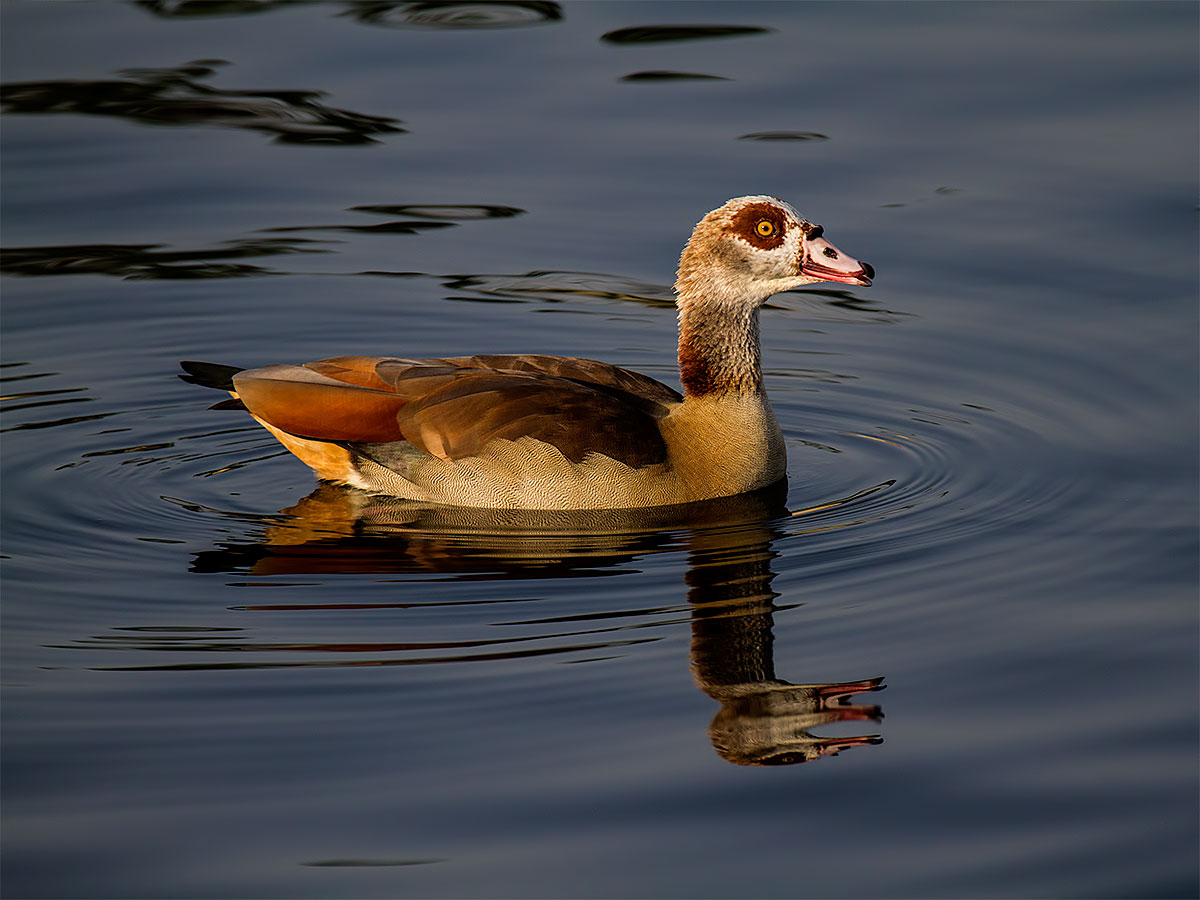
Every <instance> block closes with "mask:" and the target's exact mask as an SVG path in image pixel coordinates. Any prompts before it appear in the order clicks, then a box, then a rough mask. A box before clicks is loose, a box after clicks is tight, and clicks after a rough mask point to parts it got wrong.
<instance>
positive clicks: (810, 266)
mask: <svg viewBox="0 0 1200 900" xmlns="http://www.w3.org/2000/svg"><path fill="white" fill-rule="evenodd" d="M802 246H803V248H804V261H803V262H802V263H801V264H800V271H801V272H803V273H804V274H805V275H808V276H809V277H811V278H820V279H821V280H822V281H838V282H841V283H842V284H857V285H860V286H861V287H870V286H871V279H872V278H874V277H875V269H874V268H873V267H872V266H871V264H870V263H865V262H859V261H858V260H857V259H855V258H854V257H853V256H849V255H847V254H845V253H843V252H842V251H841V250H839V249H838V248H837V247H835V246H833V244H831V243H829V241H827V240H825V238H824V237H822V235H821V226H820V225H814V226H813V228H812V230H811V231H810V232H809V233H808V234H807V235H806V236H805V238H804V241H803V244H802Z"/></svg>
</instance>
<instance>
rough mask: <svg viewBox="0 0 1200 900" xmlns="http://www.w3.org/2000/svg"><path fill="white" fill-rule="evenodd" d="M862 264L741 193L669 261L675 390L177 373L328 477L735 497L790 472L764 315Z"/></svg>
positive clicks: (445, 367) (453, 488) (484, 497)
mask: <svg viewBox="0 0 1200 900" xmlns="http://www.w3.org/2000/svg"><path fill="white" fill-rule="evenodd" d="M874 276H875V272H874V270H873V269H872V268H871V266H869V265H868V264H867V263H864V262H859V261H858V260H856V259H853V258H851V257H849V256H847V255H845V254H844V253H842V252H841V251H840V250H838V249H837V248H836V247H834V246H833V245H832V244H831V243H829V241H827V240H826V239H825V238H824V237H823V236H822V231H821V226H820V225H813V224H811V223H809V222H807V221H806V220H805V219H804V218H803V217H801V216H800V215H799V214H798V213H797V212H796V210H795V209H793V208H792V207H791V206H790V205H788V204H787V203H784V202H783V201H781V200H777V199H775V198H773V197H765V196H753V197H738V198H736V199H734V200H730V201H729V202H728V203H726V204H725V205H724V206H722V207H720V208H719V209H715V210H713V211H712V212H710V213H709V214H708V215H706V216H705V217H704V218H703V219H701V220H700V223H699V224H698V225H697V226H696V228H695V230H694V231H693V232H692V236H691V239H690V240H689V241H688V242H687V246H686V247H684V249H683V253H682V255H681V256H680V259H679V273H678V279H677V280H676V282H675V292H676V294H677V304H676V305H677V306H678V309H679V375H680V381H681V382H682V386H683V394H682V395H680V394H679V393H678V392H677V391H675V390H673V389H672V388H669V387H667V386H666V385H664V384H660V383H659V382H657V381H655V380H653V379H651V378H648V377H647V376H645V375H639V374H638V373H636V372H631V371H629V370H628V369H622V368H619V367H617V366H613V365H609V364H608V363H602V362H596V361H594V360H590V359H577V358H574V357H562V356H535V355H512V356H508V355H504V356H461V357H451V358H445V359H391V358H380V357H366V356H341V357H336V358H333V359H323V360H319V361H318V362H311V363H305V364H304V365H270V366H264V367H263V368H261V369H245V370H239V369H236V368H234V367H230V366H216V365H213V364H209V363H194V362H185V363H183V364H182V365H183V368H184V370H185V371H186V372H187V373H188V374H187V375H181V376H180V377H181V378H183V379H184V380H185V381H190V382H192V383H196V384H202V385H205V386H207V387H219V388H223V389H225V390H229V391H230V392H231V393H232V394H233V396H234V398H236V399H235V400H232V401H229V400H227V401H224V402H223V403H219V404H217V406H218V407H225V408H228V407H238V408H245V409H246V410H248V411H249V412H250V414H251V415H252V416H253V417H254V418H255V419H256V420H257V421H258V422H259V423H260V424H261V425H262V426H263V427H264V428H266V429H267V430H268V431H269V432H271V434H273V435H274V436H275V437H276V438H278V439H279V441H280V442H281V443H282V444H283V445H284V446H285V447H286V448H287V449H288V450H290V451H291V452H292V453H294V454H295V455H296V456H298V457H299V458H300V459H301V460H302V461H303V462H304V463H306V464H307V465H308V466H310V467H311V468H312V469H313V471H315V472H316V474H317V475H318V476H319V477H321V478H324V479H328V480H331V481H335V482H341V483H344V484H349V485H352V486H354V487H358V488H361V489H364V490H367V491H374V492H379V493H384V494H390V495H393V496H397V497H403V498H408V499H412V500H419V501H425V502H430V503H436V504H448V505H454V506H474V507H489V508H496V509H627V508H634V507H648V506H665V505H668V504H675V503H689V502H692V501H697V500H708V499H712V498H715V497H730V496H734V495H737V494H741V493H745V492H749V491H754V490H757V489H759V488H763V487H766V486H768V485H771V484H774V483H775V482H777V481H779V480H780V479H781V478H783V477H784V467H785V453H784V444H783V435H782V434H781V433H780V430H779V424H778V423H777V422H776V420H775V414H774V413H773V412H772V410H771V406H770V404H769V403H768V402H767V396H766V393H765V392H764V390H763V381H762V368H761V364H760V354H761V351H760V348H759V336H758V309H759V307H760V306H761V305H762V304H763V303H764V302H765V301H766V300H767V298H769V297H770V296H772V295H773V294H777V293H779V292H780V291H786V290H790V289H791V288H794V287H798V286H800V285H803V284H812V283H815V282H819V281H836V282H841V283H843V284H853V285H861V286H864V287H867V286H870V284H871V279H872V278H873V277H874Z"/></svg>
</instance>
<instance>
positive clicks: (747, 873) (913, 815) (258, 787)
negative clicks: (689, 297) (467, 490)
mask: <svg viewBox="0 0 1200 900" xmlns="http://www.w3.org/2000/svg"><path fill="white" fill-rule="evenodd" d="M1197 19H1198V11H1197V7H1196V6H1195V5H1194V4H1189V3H1153V2H1147V3H1119V2H1114V3H1103V4H1100V3H1070V4H1058V3H1040V4H998V5H994V4H986V3H979V4H920V5H917V4H875V3H856V4H824V3H803V4H800V3H795V4H784V3H769V4H755V3H738V4H726V3H715V2H714V3H696V4H691V3H669V4H659V3H636V4H633V3H615V2H614V3H579V4H576V3H564V4H556V3H534V2H529V3H512V4H451V5H439V6H435V5H432V4H425V3H366V2H361V3H360V2H349V0H346V2H314V3H300V2H295V3H271V2H258V3H254V2H248V3H204V4H200V3H193V2H186V0H175V2H143V3H109V4H89V5H84V4H71V5H70V6H63V5H59V4H41V3H29V2H25V3H22V2H10V3H6V4H5V6H4V9H3V30H2V31H3V38H2V40H3V45H2V47H0V49H2V51H3V58H2V61H0V64H2V67H3V82H4V84H5V88H4V98H3V100H4V115H3V118H2V120H0V141H2V143H3V147H2V151H3V154H2V165H3V182H4V184H3V193H2V195H0V202H2V204H3V219H2V222H0V224H2V229H3V234H2V242H0V243H2V245H3V248H4V255H3V260H2V268H3V272H4V277H3V280H2V282H0V288H2V290H3V294H2V300H3V319H2V322H0V324H2V332H0V338H2V342H3V348H2V349H3V360H2V362H3V369H0V377H3V378H4V379H5V385H4V387H5V391H4V394H5V400H4V404H5V405H4V414H3V419H2V422H0V429H2V431H0V451H2V459H3V467H4V475H3V496H2V499H3V549H2V552H3V555H4V559H3V604H2V606H0V612H2V615H3V657H2V664H3V684H4V687H3V732H2V740H3V746H2V750H3V785H2V787H3V797H4V803H3V858H2V870H0V874H2V876H3V882H2V884H0V888H2V889H3V891H4V893H5V895H6V896H12V897H118V896H119V897H368V896H371V897H375V896H378V897H467V896H493V897H593V896H597V897H598V896H612V897H618V896H619V897H644V896H661V897H749V896H757V897H800V896H812V897H830V896H846V897H852V896H854V897H881V896H895V897H932V896H955V897H963V896H972V897H975V896H978V897H985V896H986V897H990V896H1021V897H1051V896H1053V897H1101V896H1111V897H1167V896H1174V897H1194V896H1196V895H1197V893H1198V892H1200V883H1198V879H1197V864H1198V854H1197V850H1196V847H1197V844H1198V837H1200V827H1198V803H1197V787H1198V781H1200V778H1198V764H1197V758H1198V753H1197V751H1198V749H1200V748H1198V740H1197V718H1198V717H1197V709H1198V705H1200V704H1198V687H1197V686H1198V684H1200V679H1198V676H1200V664H1198V658H1200V653H1198V651H1197V646H1198V641H1197V638H1198V636H1200V631H1198V627H1197V626H1198V612H1197V566H1198V558H1200V551H1198V543H1200V542H1198V510H1197V507H1198V503H1197V497H1198V491H1200V478H1198V471H1197V468H1198V464H1197V459H1198V454H1197V449H1198V432H1197V428H1198V425H1197V394H1198V387H1197V386H1198V364H1197V359H1198V357H1200V352H1198V350H1200V348H1198V337H1197V335H1198V326H1200V322H1198V316H1197V304H1196V300H1197V287H1198V277H1197V251H1196V247H1197V194H1198V185H1197V180H1198V179H1197V171H1198V168H1200V165H1198V163H1200V161H1198V159H1197V146H1198V130H1200V129H1198V115H1197V108H1198V104H1197V100H1198V99H1200V98H1198V89H1197V79H1196V71H1197V62H1198V52H1197V45H1196V40H1195V36H1196V33H1197V24H1198V22H1197ZM652 26H654V27H652ZM683 26H693V27H691V28H684V27H683ZM694 26H708V27H707V28H700V29H697V28H695V27H694ZM712 26H723V27H721V28H714V27H712ZM700 76H706V77H700ZM748 193H770V194H775V195H778V196H780V197H783V198H784V199H787V200H789V201H790V202H792V203H793V204H794V205H796V206H797V207H798V208H799V209H800V210H801V211H802V212H803V213H805V214H806V215H807V216H808V217H809V218H811V219H813V220H814V221H818V222H821V223H822V224H823V225H824V226H825V230H826V234H827V235H828V236H829V237H830V238H831V240H833V241H834V242H835V243H836V244H838V246H840V247H842V248H843V249H845V250H846V251H847V252H849V253H852V254H853V255H855V256H857V257H859V258H862V259H867V260H869V261H870V262H871V263H872V264H873V265H874V266H875V268H876V270H877V272H878V278H877V280H876V283H875V286H874V287H873V288H871V289H869V290H867V289H859V288H854V289H851V290H843V289H841V287H840V286H834V285H827V286H824V287H821V286H816V287H812V288H806V289H803V290H801V291H799V292H795V293H791V294H787V295H783V296H781V297H777V298H775V300H773V301H772V303H771V305H770V307H769V308H768V309H767V310H766V311H765V312H764V317H763V341H764V358H765V366H766V370H767V385H768V390H769V392H770V395H771V398H772V401H773V403H774V405H775V409H776V412H777V414H778V417H779V419H780V422H781V425H782V427H783V430H784V434H785V438H786V439H787V443H788V455H789V464H788V470H789V483H788V487H787V490H786V492H785V493H784V494H783V495H782V496H767V497H754V498H749V499H747V500H746V501H745V502H738V503H727V504H717V505H716V506H708V507H701V508H698V509H693V510H688V511H686V514H683V515H671V516H667V515H659V514H655V513H648V514H644V515H638V516H633V515H611V516H575V517H572V516H563V517H554V518H547V517H537V516H532V517H528V516H527V517H519V516H518V517H514V516H507V517H506V516H492V515H485V514H480V513H472V512H461V511H459V512H454V511H447V512H442V513H437V512H431V511H413V510H412V509H408V508H405V507H403V506H402V505H398V504H395V503H391V502H388V501H387V500H386V499H383V498H372V497H368V496H366V495H363V494H358V493H356V492H353V491H349V490H345V489H340V488H333V487H329V486H326V487H318V486H317V485H316V484H315V483H314V481H313V479H312V476H311V474H310V473H309V472H308V470H307V469H306V468H305V467H304V466H302V465H301V464H300V463H298V462H297V461H296V460H294V459H293V458H291V457H290V456H288V455H287V454H286V453H284V452H283V451H282V449H281V448H280V447H279V446H278V445H277V444H276V443H275V442H274V441H273V439H271V438H270V436H269V435H267V434H266V433H265V432H263V431H262V430H261V429H259V428H258V427H257V426H256V425H254V423H253V422H251V421H250V420H248V419H247V418H245V417H244V416H242V415H241V414H239V413H237V412H229V411H219V410H208V409H206V407H207V406H208V405H209V404H210V403H212V402H214V400H216V399H218V397H217V395H214V394H212V393H211V392H205V391H203V390H201V389H199V388H196V387H194V386H190V385H187V384H184V383H183V382H181V381H178V380H177V379H176V378H175V375H174V373H175V371H176V366H177V362H178V360H180V359H211V360H214V361H217V362H224V363H231V364H237V365H245V366H251V365H261V364H265V363H269V362H302V361H306V360H310V359H316V358H321V357H325V356H333V355H341V354H379V355H460V354H466V353H484V352H546V353H561V354H566V355H577V356H585V357H597V358H602V359H606V360H609V361H612V362H614V363H618V364H621V365H625V366H628V367H630V368H634V369H637V370H639V371H643V372H646V373H648V374H651V375H653V376H655V377H659V378H661V379H663V380H665V381H668V382H669V383H676V382H675V378H676V376H675V368H674V367H675V363H674V325H675V323H674V311H673V308H672V306H671V302H670V296H671V295H670V289H669V286H670V284H671V282H672V280H673V275H674V265H675V261H676V258H677V256H678V252H679V249H680V248H681V246H682V244H683V242H684V241H685V239H686V237H687V235H688V233H689V231H690V229H691V227H692V225H693V224H694V223H695V221H696V220H697V219H699V218H700V216H701V215H703V214H704V213H705V212H706V211H708V210H709V209H712V208H713V207H715V206H718V205H720V204H721V203H722V202H723V201H724V200H726V199H728V198H729V197H732V196H737V195H741V194H748Z"/></svg>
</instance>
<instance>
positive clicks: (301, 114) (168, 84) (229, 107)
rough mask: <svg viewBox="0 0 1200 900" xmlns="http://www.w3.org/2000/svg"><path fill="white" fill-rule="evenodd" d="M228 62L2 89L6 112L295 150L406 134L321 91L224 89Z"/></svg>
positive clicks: (383, 119) (382, 118)
mask: <svg viewBox="0 0 1200 900" xmlns="http://www.w3.org/2000/svg"><path fill="white" fill-rule="evenodd" d="M225 64H226V62H225V61H224V60H213V59H206V60H197V61H195V62H191V63H186V64H184V65H182V66H177V67H174V68H165V69H125V70H122V71H121V72H120V73H119V74H121V75H124V76H126V77H125V78H124V79H120V80H118V79H109V80H105V81H29V82H19V83H10V84H5V85H0V104H2V105H3V107H4V111H5V112H6V113H23V114H32V113H37V114H48V113H76V114H87V115H98V116H114V117H117V118H123V119H132V120H134V121H138V122H146V123H149V124H153V125H215V126H219V127H224V128H242V129H250V130H253V131H262V132H266V133H268V134H271V135H273V136H274V138H275V140H276V141H279V142H282V143H290V144H364V143H373V142H374V140H375V139H374V137H373V136H374V135H377V134H388V133H398V132H402V131H403V130H404V129H402V128H400V127H399V126H398V125H397V124H396V120H395V119H391V118H388V117H386V116H372V115H367V114H365V113H358V112H353V111H351V110H345V109H335V108H333V107H329V106H325V105H324V104H321V103H318V102H317V98H318V97H320V96H322V95H323V93H322V92H321V91H309V90H276V91H254V90H222V89H220V88H214V87H212V86H210V85H207V84H202V83H201V82H200V80H199V79H202V78H207V77H209V76H211V75H213V74H214V73H215V72H216V68H217V67H218V66H221V65H225Z"/></svg>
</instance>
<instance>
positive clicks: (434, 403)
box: [233, 356, 680, 467]
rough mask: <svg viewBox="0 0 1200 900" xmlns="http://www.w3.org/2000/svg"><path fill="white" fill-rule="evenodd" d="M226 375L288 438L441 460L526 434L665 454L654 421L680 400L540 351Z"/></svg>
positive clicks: (570, 454) (563, 445) (638, 460)
mask: <svg viewBox="0 0 1200 900" xmlns="http://www.w3.org/2000/svg"><path fill="white" fill-rule="evenodd" d="M233 381H234V386H235V388H236V390H237V392H238V395H239V397H240V398H241V399H242V401H243V402H244V403H245V405H246V407H247V408H248V409H249V410H250V411H251V412H253V413H254V414H255V415H257V416H259V417H260V418H261V419H263V420H265V421H267V422H269V423H270V424H272V425H274V426H276V427H278V428H281V429H283V430H284V431H287V432H288V433H290V434H294V435H297V436H300V437H307V438H313V439H316V440H326V441H342V442H350V443H389V442H394V441H401V440H404V441H408V442H409V443H411V444H413V445H414V446H416V447H418V448H420V449H421V450H423V451H425V452H427V453H430V454H432V455H434V456H439V457H441V458H443V459H461V458H463V457H466V456H473V455H476V454H478V453H479V452H480V451H481V450H482V449H483V448H484V447H485V446H486V445H487V444H488V443H489V442H490V441H493V440H497V439H507V440H516V439H518V438H521V437H531V438H535V439H537V440H540V441H544V442H546V443H548V444H552V445H553V446H555V447H557V448H558V450H559V451H560V452H561V453H562V454H563V455H564V456H566V457H567V458H568V459H570V460H572V461H573V462H579V461H581V460H582V459H583V458H584V457H585V456H586V455H587V454H588V453H601V454H604V455H605V456H609V457H612V458H613V459H617V460H620V461H621V462H624V463H626V464H628V465H631V466H635V467H636V466H645V465H651V464H653V463H657V462H662V461H663V460H665V458H666V446H665V444H664V443H663V439H662V435H661V433H660V432H659V429H658V423H657V419H659V418H662V417H663V416H664V415H666V414H667V412H669V410H670V407H671V406H672V405H673V404H674V403H677V402H679V400H680V397H679V395H678V394H677V393H676V392H674V391H672V390H671V389H670V388H668V387H666V386H665V385H662V384H659V383H658V382H656V381H654V380H653V379H650V378H647V377H646V376H644V375H639V374H637V373H636V372H630V371H628V370H625V369H620V368H617V367H616V366H608V365H605V364H604V363H598V362H594V361H592V360H581V359H573V358H569V357H549V356H479V357H458V358H453V359H381V358H377V357H338V358H335V359H327V360H320V361H318V362H315V363H308V364H306V365H304V366H267V367H265V368H262V369H253V370H248V371H245V372H240V373H238V374H237V375H235V376H234V379H233Z"/></svg>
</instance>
